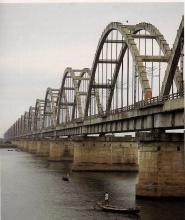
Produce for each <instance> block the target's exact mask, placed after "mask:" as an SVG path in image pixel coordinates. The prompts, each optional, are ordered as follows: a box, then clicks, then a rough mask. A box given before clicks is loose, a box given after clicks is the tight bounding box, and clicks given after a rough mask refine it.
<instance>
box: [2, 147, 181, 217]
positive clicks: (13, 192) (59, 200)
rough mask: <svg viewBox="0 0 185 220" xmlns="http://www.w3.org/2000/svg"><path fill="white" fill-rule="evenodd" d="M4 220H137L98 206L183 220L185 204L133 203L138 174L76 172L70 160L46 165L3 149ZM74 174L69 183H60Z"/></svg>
mask: <svg viewBox="0 0 185 220" xmlns="http://www.w3.org/2000/svg"><path fill="white" fill-rule="evenodd" d="M0 159H1V164H2V168H1V179H2V220H73V219H74V220H86V219H89V220H91V219H92V220H99V219H100V220H104V219H106V220H109V219H111V220H115V219H117V220H119V219H122V220H126V219H138V218H137V217H134V216H129V215H123V214H116V213H108V212H107V213H106V212H102V211H101V210H98V209H95V204H96V202H97V201H100V200H102V199H103V198H104V193H105V191H107V192H109V194H110V203H111V204H113V205H117V206H122V207H134V206H135V205H136V206H138V207H140V209H141V214H140V216H141V218H140V219H142V220H172V219H173V220H174V219H175V220H183V219H185V202H184V201H152V200H135V183H136V181H137V174H136V173H106V172H101V173H97V172H79V173H76V172H75V173H72V172H71V168H72V163H71V162H67V161H65V162H62V163H61V162H48V161H47V160H46V159H44V158H39V157H35V156H34V155H31V154H28V153H24V152H16V151H7V150H6V149H2V150H0ZM67 172H69V173H70V181H69V182H66V181H63V180H62V177H63V175H64V174H65V173H67Z"/></svg>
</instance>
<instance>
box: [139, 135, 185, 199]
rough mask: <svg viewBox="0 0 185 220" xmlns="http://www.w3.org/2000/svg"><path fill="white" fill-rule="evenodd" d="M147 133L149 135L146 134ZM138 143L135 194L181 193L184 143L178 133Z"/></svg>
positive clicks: (184, 176)
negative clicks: (137, 179)
mask: <svg viewBox="0 0 185 220" xmlns="http://www.w3.org/2000/svg"><path fill="white" fill-rule="evenodd" d="M148 137H149V135H148ZM148 137H146V136H145V138H144V139H145V140H144V139H143V140H141V141H140V143H139V182H138V184H137V185H136V196H137V197H185V166H184V143H183V137H181V135H180V134H174V135H170V134H168V135H167V134H164V135H162V136H161V137H160V138H159V139H158V140H156V138H155V140H154V139H153V140H152V139H151V140H149V139H150V138H148Z"/></svg>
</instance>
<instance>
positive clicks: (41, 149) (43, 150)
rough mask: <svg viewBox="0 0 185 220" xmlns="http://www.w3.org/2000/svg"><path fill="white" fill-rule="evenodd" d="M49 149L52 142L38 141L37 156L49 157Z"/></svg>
mask: <svg viewBox="0 0 185 220" xmlns="http://www.w3.org/2000/svg"><path fill="white" fill-rule="evenodd" d="M49 147H50V141H49V140H40V141H36V154H37V155H38V156H45V157H47V156H49Z"/></svg>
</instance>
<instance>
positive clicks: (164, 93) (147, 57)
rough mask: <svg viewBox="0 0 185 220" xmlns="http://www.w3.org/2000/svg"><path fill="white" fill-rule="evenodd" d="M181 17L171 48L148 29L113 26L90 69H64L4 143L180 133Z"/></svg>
mask: <svg viewBox="0 0 185 220" xmlns="http://www.w3.org/2000/svg"><path fill="white" fill-rule="evenodd" d="M183 49H184V17H183V18H182V21H181V23H180V26H179V29H178V31H177V35H176V39H175V42H174V44H173V48H170V46H169V44H168V43H167V41H166V40H165V37H164V36H163V35H162V34H161V32H160V31H159V30H158V29H157V28H156V27H155V26H154V25H152V24H149V23H139V24H136V25H123V24H121V23H118V22H112V23H110V24H109V25H107V27H106V28H105V30H104V31H103V33H102V35H101V37H100V40H99V43H98V46H97V50H96V53H95V57H94V61H93V64H92V68H91V69H89V68H83V69H73V68H71V67H67V68H66V69H65V71H64V74H63V79H62V83H61V87H60V88H59V89H52V88H48V89H47V91H46V95H45V99H43V100H41V99H37V100H36V104H35V106H34V107H32V106H31V107H30V108H29V111H28V112H25V113H24V115H22V116H21V118H19V119H18V120H17V121H16V122H15V123H14V124H13V125H12V126H11V127H10V128H9V129H8V131H7V132H6V133H5V135H4V136H5V138H7V139H19V138H34V137H60V136H71V135H88V134H105V133H114V132H126V131H142V130H152V129H155V128H160V129H174V128H183V126H184V118H183V111H184V83H183V82H184V81H183V56H184V53H183Z"/></svg>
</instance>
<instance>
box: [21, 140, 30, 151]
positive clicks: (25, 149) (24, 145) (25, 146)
mask: <svg viewBox="0 0 185 220" xmlns="http://www.w3.org/2000/svg"><path fill="white" fill-rule="evenodd" d="M28 143H29V141H27V140H26V141H22V150H23V151H28Z"/></svg>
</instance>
